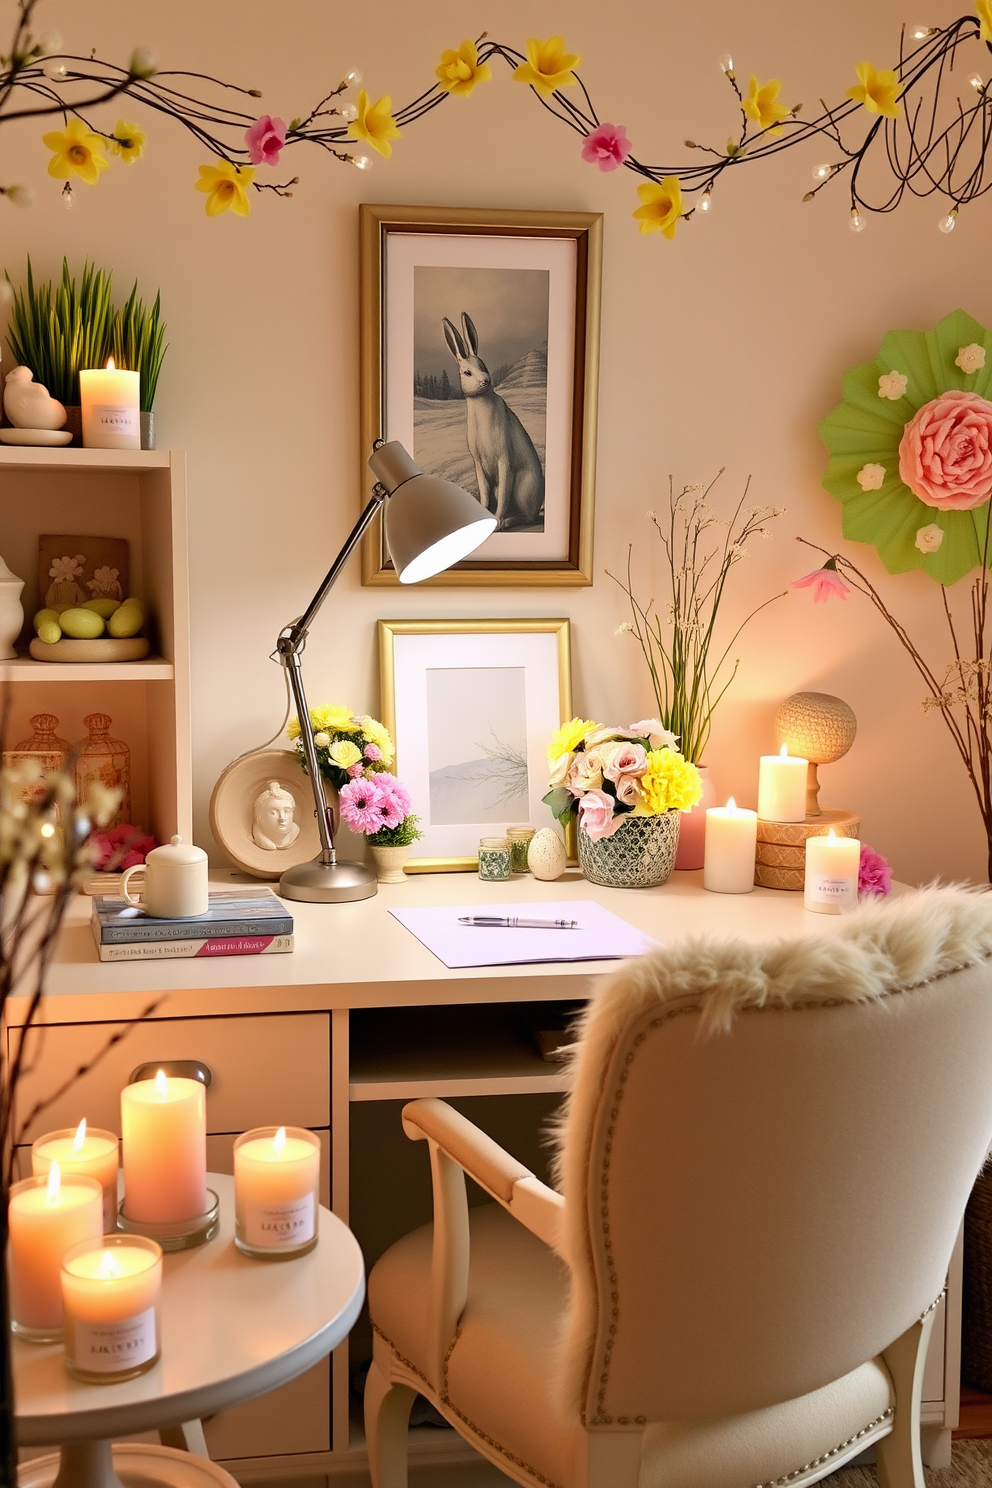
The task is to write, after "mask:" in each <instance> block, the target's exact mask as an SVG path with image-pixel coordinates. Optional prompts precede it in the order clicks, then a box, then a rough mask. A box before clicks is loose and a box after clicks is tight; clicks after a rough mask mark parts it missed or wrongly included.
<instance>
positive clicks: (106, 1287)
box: [62, 1235, 162, 1385]
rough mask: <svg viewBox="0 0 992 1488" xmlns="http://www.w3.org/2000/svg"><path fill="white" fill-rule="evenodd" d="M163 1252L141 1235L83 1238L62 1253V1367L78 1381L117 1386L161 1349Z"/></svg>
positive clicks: (148, 1364) (156, 1357) (153, 1359)
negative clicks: (63, 1351) (63, 1322)
mask: <svg viewBox="0 0 992 1488" xmlns="http://www.w3.org/2000/svg"><path fill="white" fill-rule="evenodd" d="M161 1297H162V1250H161V1247H160V1246H158V1245H156V1244H155V1241H154V1240H146V1239H145V1237H144V1236H143V1235H103V1236H101V1237H99V1238H97V1239H95V1240H83V1241H82V1242H81V1243H80V1244H79V1245H74V1246H73V1247H72V1249H71V1250H67V1251H66V1253H65V1255H64V1256H63V1257H62V1311H63V1313H64V1316H65V1325H64V1336H65V1367H66V1369H68V1371H69V1373H70V1374H71V1375H73V1376H75V1378H76V1379H80V1380H86V1381H88V1382H89V1383H90V1384H95V1385H115V1384H118V1383H119V1382H120V1381H121V1380H129V1379H134V1378H135V1377H136V1376H137V1375H139V1374H144V1373H145V1371H146V1370H148V1369H151V1368H152V1367H153V1365H155V1364H156V1363H157V1362H158V1360H159V1358H160V1356H161V1353H162V1329H161V1324H160V1321H159V1308H160V1303H161Z"/></svg>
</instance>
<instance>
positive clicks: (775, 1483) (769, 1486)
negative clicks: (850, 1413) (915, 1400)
mask: <svg viewBox="0 0 992 1488" xmlns="http://www.w3.org/2000/svg"><path fill="white" fill-rule="evenodd" d="M894 1414H895V1412H894V1410H893V1409H892V1406H891V1405H890V1406H889V1408H888V1410H886V1411H883V1412H882V1414H881V1415H880V1416H876V1417H875V1419H874V1421H869V1422H868V1425H867V1426H862V1428H861V1430H860V1431H856V1432H855V1433H854V1435H853V1436H849V1437H848V1438H847V1441H842V1442H839V1443H838V1445H837V1446H836V1447H831V1448H830V1451H829V1452H824V1453H823V1455H822V1456H821V1457H814V1458H813V1460H812V1462H806V1463H804V1464H803V1466H802V1467H797V1468H795V1469H794V1470H793V1471H792V1472H790V1473H785V1474H783V1476H782V1477H781V1478H772V1479H770V1481H769V1482H767V1483H756V1484H755V1488H787V1484H789V1483H794V1482H795V1481H796V1479H797V1478H801V1477H802V1476H803V1474H804V1473H808V1472H812V1471H813V1468H814V1467H822V1466H823V1464H824V1463H825V1462H829V1461H830V1459H831V1458H832V1457H836V1456H837V1455H838V1453H840V1452H844V1451H846V1450H847V1448H848V1447H853V1446H854V1444H855V1442H859V1441H861V1440H862V1439H863V1438H864V1437H866V1436H867V1435H868V1433H869V1431H874V1430H875V1427H876V1426H881V1425H882V1423H883V1421H890V1420H891V1419H892V1417H893V1415H894Z"/></svg>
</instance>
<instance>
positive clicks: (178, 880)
mask: <svg viewBox="0 0 992 1488" xmlns="http://www.w3.org/2000/svg"><path fill="white" fill-rule="evenodd" d="M135 873H143V874H144V875H145V881H144V884H143V885H142V888H141V898H140V899H136V898H134V897H132V895H131V894H130V893H129V891H128V883H129V881H130V879H131V877H132V875H133V874H135ZM121 894H122V895H123V898H124V901H125V903H127V904H130V905H131V906H132V907H134V908H140V909H143V910H144V912H145V914H147V915H151V916H152V918H153V919H156V920H179V919H186V918H187V917H188V916H190V915H202V914H206V912H207V906H208V902H209V900H208V888H207V855H206V853H205V852H204V851H203V848H202V847H194V846H193V844H192V843H187V842H183V839H182V838H181V837H173V839H172V841H171V843H168V844H166V845H165V846H164V847H153V848H152V850H151V852H150V853H149V854H148V856H147V858H146V859H145V861H144V862H143V863H135V864H134V866H133V867H132V868H128V869H127V870H126V872H125V873H124V876H123V877H122V879H121Z"/></svg>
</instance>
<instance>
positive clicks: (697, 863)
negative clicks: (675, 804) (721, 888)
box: [675, 765, 716, 873]
mask: <svg viewBox="0 0 992 1488" xmlns="http://www.w3.org/2000/svg"><path fill="white" fill-rule="evenodd" d="M696 768H697V769H698V771H699V773H700V775H701V776H702V779H703V798H702V800H701V801H700V802H699V804H698V805H697V806H693V808H692V810H691V811H684V812H683V813H682V829H681V831H680V832H679V850H678V852H677V853H676V855H675V871H676V873H679V872H687V871H689V870H691V869H693V868H702V866H703V847H704V844H705V841H706V808H707V807H708V806H715V805H716V786H715V785H714V784H713V782H712V780H711V779H710V768H709V765H697V767H696Z"/></svg>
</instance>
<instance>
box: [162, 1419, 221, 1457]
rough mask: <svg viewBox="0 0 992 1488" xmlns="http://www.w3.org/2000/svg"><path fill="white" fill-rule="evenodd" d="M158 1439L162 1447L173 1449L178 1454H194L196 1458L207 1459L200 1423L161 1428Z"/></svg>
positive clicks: (192, 1422) (185, 1423) (207, 1454)
mask: <svg viewBox="0 0 992 1488" xmlns="http://www.w3.org/2000/svg"><path fill="white" fill-rule="evenodd" d="M158 1439H159V1441H160V1442H161V1443H162V1445H163V1447H175V1448H176V1450H177V1451H179V1452H195V1453H196V1455H197V1456H198V1457H209V1456H210V1453H209V1452H208V1451H207V1441H206V1437H205V1436H204V1435H203V1423H202V1422H201V1421H184V1422H183V1423H182V1425H181V1426H162V1427H160V1428H159V1433H158Z"/></svg>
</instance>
